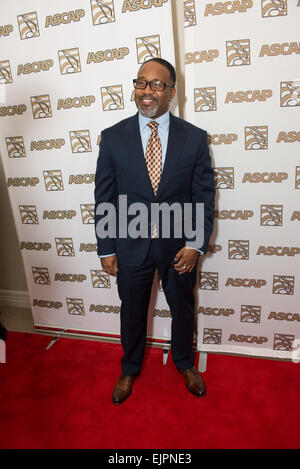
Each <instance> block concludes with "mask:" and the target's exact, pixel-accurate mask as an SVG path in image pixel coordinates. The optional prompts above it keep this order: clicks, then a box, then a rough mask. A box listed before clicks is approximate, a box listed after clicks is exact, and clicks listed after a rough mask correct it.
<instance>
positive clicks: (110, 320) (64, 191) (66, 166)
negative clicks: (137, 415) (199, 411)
mask: <svg viewBox="0 0 300 469" xmlns="http://www.w3.org/2000/svg"><path fill="white" fill-rule="evenodd" d="M178 2H179V3H180V5H181V7H182V6H183V9H184V33H183V32H182V33H183V34H184V40H185V72H184V71H182V72H183V73H185V83H186V105H185V111H184V112H185V116H184V117H185V118H186V119H187V120H189V121H190V122H192V123H194V124H196V125H197V126H199V127H202V128H204V129H206V130H207V131H208V134H209V143H210V148H211V155H212V160H213V167H214V171H215V184H216V188H217V198H216V202H217V206H216V212H215V230H214V233H213V236H212V238H211V243H210V246H209V252H208V254H207V255H206V256H205V257H203V258H202V259H201V262H200V271H199V283H198V285H197V289H196V296H197V311H196V315H197V325H198V334H197V337H198V340H197V346H198V349H199V350H200V351H206V352H209V351H214V352H228V353H244V354H253V355H257V356H267V357H280V358H291V357H292V356H293V351H294V350H295V349H296V348H297V347H298V345H299V342H300V324H299V323H300V310H299V291H300V286H299V282H300V272H299V259H300V237H299V227H300V205H299V201H300V198H299V196H300V191H299V189H300V160H299V141H300V129H299V110H300V100H299V94H300V72H299V53H300V44H299V41H298V40H297V39H298V35H297V33H298V25H299V19H300V1H298V0H289V1H284V0H283V1H279V0H278V1H271V0H265V1H264V0H253V1H251V0H240V1H228V2H208V1H197V0H185V1H184V0H178ZM71 3H72V5H71ZM173 43H174V41H173V30H172V14H171V1H170V0H169V1H168V0H140V1H134V0H132V1H122V0H114V1H113V0H106V1H100V0H73V1H72V2H69V1H67V0H60V1H58V0H54V1H52V2H51V5H50V4H48V5H47V3H46V2H45V4H44V2H43V3H41V2H39V1H37V0H23V1H22V2H21V1H18V0H10V1H5V2H2V5H1V25H0V44H1V54H0V93H1V105H0V118H1V127H0V150H1V156H2V160H3V166H4V169H5V175H6V181H7V186H8V192H9V197H10V200H11V205H12V209H13V214H14V218H15V223H16V227H17V232H18V236H19V240H20V249H21V252H22V255H23V259H24V267H25V274H26V278H27V283H28V289H29V293H30V297H31V305H32V311H33V317H34V323H35V326H36V327H37V328H40V327H46V328H48V329H51V328H53V329H54V328H58V329H65V330H73V331H82V332H86V331H92V332H94V333H99V334H113V335H116V336H118V335H119V311H120V302H119V298H118V294H117V286H116V283H115V279H114V278H113V277H109V276H108V275H107V274H106V273H105V272H103V271H102V270H101V265H100V262H99V259H98V257H97V254H96V243H95V235H94V224H93V223H94V220H93V217H94V200H93V191H94V173H95V167H96V159H97V156H98V144H99V141H100V138H101V130H102V129H104V128H106V127H108V126H110V125H112V124H114V123H116V122H118V121H119V120H121V119H123V118H126V117H128V116H130V115H132V114H134V113H135V112H136V107H135V104H134V101H133V99H132V92H133V89H132V79H133V78H134V77H135V76H136V72H137V70H138V68H139V66H140V65H141V64H142V63H143V62H144V61H145V60H147V59H148V58H150V57H163V58H166V59H167V60H169V61H171V62H172V63H175V59H174V49H173ZM297 64H298V67H297ZM175 112H176V109H175ZM297 299H298V301H297ZM170 322H171V317H170V311H169V308H168V306H167V303H166V301H165V297H164V294H163V292H162V291H161V288H160V283H159V279H158V278H156V281H155V284H154V287H153V295H152V299H151V307H150V309H149V321H148V335H149V337H152V338H158V339H165V340H168V339H169V337H170Z"/></svg>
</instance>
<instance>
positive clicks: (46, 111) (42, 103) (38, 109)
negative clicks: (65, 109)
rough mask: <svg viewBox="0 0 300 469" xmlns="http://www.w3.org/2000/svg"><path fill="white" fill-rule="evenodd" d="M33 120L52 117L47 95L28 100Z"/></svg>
mask: <svg viewBox="0 0 300 469" xmlns="http://www.w3.org/2000/svg"><path fill="white" fill-rule="evenodd" d="M30 101H31V107H32V113H33V118H34V119H45V118H46V117H52V110H51V103H50V96H49V95H48V94H44V95H40V96H33V97H31V98H30Z"/></svg>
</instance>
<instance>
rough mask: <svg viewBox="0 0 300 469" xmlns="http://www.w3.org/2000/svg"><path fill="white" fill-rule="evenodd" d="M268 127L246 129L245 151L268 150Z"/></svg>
mask: <svg viewBox="0 0 300 469" xmlns="http://www.w3.org/2000/svg"><path fill="white" fill-rule="evenodd" d="M267 148H268V127H267V126H266V125H255V126H251V127H245V149H246V150H267Z"/></svg>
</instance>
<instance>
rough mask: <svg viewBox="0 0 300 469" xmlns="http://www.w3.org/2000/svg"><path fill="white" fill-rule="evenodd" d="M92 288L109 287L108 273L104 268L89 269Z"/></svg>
mask: <svg viewBox="0 0 300 469" xmlns="http://www.w3.org/2000/svg"><path fill="white" fill-rule="evenodd" d="M91 280H92V285H93V288H111V286H110V278H109V274H107V273H106V272H105V271H104V270H91Z"/></svg>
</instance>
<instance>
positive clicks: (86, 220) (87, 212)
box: [80, 204, 95, 225]
mask: <svg viewBox="0 0 300 469" xmlns="http://www.w3.org/2000/svg"><path fill="white" fill-rule="evenodd" d="M80 210H81V218H82V223H83V224H84V225H92V224H93V223H95V204H81V205H80Z"/></svg>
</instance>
